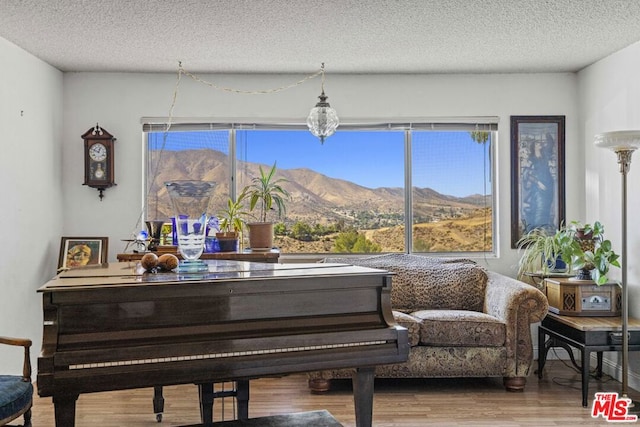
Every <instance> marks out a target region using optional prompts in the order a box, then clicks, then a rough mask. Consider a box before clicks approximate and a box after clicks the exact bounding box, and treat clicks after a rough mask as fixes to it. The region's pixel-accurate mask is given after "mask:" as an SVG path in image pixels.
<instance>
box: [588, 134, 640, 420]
mask: <svg viewBox="0 0 640 427" xmlns="http://www.w3.org/2000/svg"><path fill="white" fill-rule="evenodd" d="M595 144H596V146H598V147H602V148H608V149H610V150H612V151H614V152H615V153H616V154H617V156H618V165H619V166H620V174H621V175H622V255H621V261H622V397H624V398H627V399H628V398H629V396H628V391H629V388H628V384H627V382H628V376H629V287H628V283H627V174H628V173H629V168H630V167H631V155H632V154H633V152H634V151H635V150H636V149H638V148H640V131H634V130H624V131H615V132H606V133H602V134H599V135H596V137H595ZM636 410H637V408H636Z"/></svg>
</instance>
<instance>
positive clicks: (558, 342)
mask: <svg viewBox="0 0 640 427" xmlns="http://www.w3.org/2000/svg"><path fill="white" fill-rule="evenodd" d="M621 322H622V321H621V319H620V317H577V316H561V315H559V314H554V313H551V312H550V313H548V314H547V316H546V317H545V318H544V319H543V320H542V323H541V324H540V326H538V378H542V370H543V369H544V364H545V362H546V360H547V353H548V352H549V349H550V348H551V347H562V348H564V349H565V350H567V351H568V352H569V357H570V358H571V361H572V362H573V364H574V365H575V366H576V367H577V368H578V369H579V370H580V372H581V373H582V406H584V407H586V406H587V402H588V393H589V363H590V359H591V353H592V352H594V351H595V352H596V356H597V364H598V366H597V368H596V377H597V378H600V377H601V376H602V352H604V351H622V323H621ZM628 330H629V351H640V320H638V319H635V318H631V317H630V318H629V328H628ZM547 337H549V338H548V339H547ZM572 347H573V348H576V349H578V350H580V352H581V365H578V363H577V362H576V360H575V358H574V357H573V352H572V350H571V348H572Z"/></svg>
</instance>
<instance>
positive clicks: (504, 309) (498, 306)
mask: <svg viewBox="0 0 640 427" xmlns="http://www.w3.org/2000/svg"><path fill="white" fill-rule="evenodd" d="M487 274H488V278H489V280H488V281H487V288H486V294H485V301H484V311H485V312H486V313H487V314H490V315H492V316H494V317H497V318H498V319H500V320H502V321H503V322H504V323H505V325H506V342H505V346H506V348H507V359H509V360H511V361H512V363H510V364H508V367H507V376H526V375H528V373H529V368H530V366H531V360H532V358H533V339H532V332H531V324H532V323H535V322H539V321H541V320H542V319H544V317H545V316H546V315H547V311H548V310H549V303H548V301H547V297H546V296H545V295H544V294H543V293H542V292H541V291H540V290H539V289H537V288H535V287H534V286H531V285H529V284H527V283H524V282H521V281H519V280H516V279H513V278H511V277H507V276H504V275H502V274H499V273H495V272H491V271H489V272H488V273H487Z"/></svg>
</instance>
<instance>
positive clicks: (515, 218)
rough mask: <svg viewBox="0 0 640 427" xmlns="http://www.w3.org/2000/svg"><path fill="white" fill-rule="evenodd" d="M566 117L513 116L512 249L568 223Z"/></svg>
mask: <svg viewBox="0 0 640 427" xmlns="http://www.w3.org/2000/svg"><path fill="white" fill-rule="evenodd" d="M564 137H565V116H511V247H512V248H514V249H515V248H517V247H518V241H519V240H520V239H521V238H522V236H523V235H525V234H526V233H528V232H529V231H531V230H533V229H534V228H544V229H546V230H547V231H549V232H550V233H554V232H555V231H556V230H558V228H559V227H560V226H561V225H562V224H563V223H564V221H565V177H564V145H565V141H564Z"/></svg>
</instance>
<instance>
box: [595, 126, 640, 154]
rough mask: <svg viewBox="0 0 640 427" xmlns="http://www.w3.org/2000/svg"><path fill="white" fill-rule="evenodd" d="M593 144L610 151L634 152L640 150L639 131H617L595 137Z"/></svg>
mask: <svg viewBox="0 0 640 427" xmlns="http://www.w3.org/2000/svg"><path fill="white" fill-rule="evenodd" d="M595 144H596V146H597V147H600V148H608V149H610V150H612V151H616V152H617V151H634V150H636V149H638V148H640V130H618V131H613V132H605V133H601V134H598V135H596V136H595Z"/></svg>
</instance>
